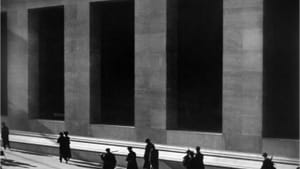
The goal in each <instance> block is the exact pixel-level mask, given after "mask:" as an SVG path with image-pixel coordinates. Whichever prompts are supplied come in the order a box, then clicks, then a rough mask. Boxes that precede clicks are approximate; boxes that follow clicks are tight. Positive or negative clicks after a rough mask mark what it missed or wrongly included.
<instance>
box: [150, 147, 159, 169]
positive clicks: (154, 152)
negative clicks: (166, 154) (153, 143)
mask: <svg viewBox="0 0 300 169" xmlns="http://www.w3.org/2000/svg"><path fill="white" fill-rule="evenodd" d="M158 156H159V155H158V150H157V149H155V147H154V148H153V150H152V151H151V157H150V162H151V167H152V168H151V169H158V167H159V161H158Z"/></svg>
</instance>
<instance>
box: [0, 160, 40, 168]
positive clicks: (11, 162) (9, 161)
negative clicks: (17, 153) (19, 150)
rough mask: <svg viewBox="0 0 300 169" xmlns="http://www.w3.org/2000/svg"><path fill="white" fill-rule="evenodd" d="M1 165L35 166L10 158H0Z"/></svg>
mask: <svg viewBox="0 0 300 169" xmlns="http://www.w3.org/2000/svg"><path fill="white" fill-rule="evenodd" d="M1 166H10V167H21V168H29V167H36V166H33V165H31V164H27V163H22V162H18V161H14V160H11V159H1Z"/></svg>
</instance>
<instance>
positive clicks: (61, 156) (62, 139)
mask: <svg viewBox="0 0 300 169" xmlns="http://www.w3.org/2000/svg"><path fill="white" fill-rule="evenodd" d="M57 143H58V144H59V161H60V162H62V159H64V160H65V161H66V163H67V162H68V158H67V155H66V139H65V137H64V133H63V132H60V133H59V137H58V139H57Z"/></svg>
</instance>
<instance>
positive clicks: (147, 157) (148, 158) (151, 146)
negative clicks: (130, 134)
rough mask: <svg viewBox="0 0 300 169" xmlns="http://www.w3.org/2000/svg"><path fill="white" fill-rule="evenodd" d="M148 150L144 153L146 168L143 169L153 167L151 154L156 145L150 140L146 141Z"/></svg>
mask: <svg viewBox="0 0 300 169" xmlns="http://www.w3.org/2000/svg"><path fill="white" fill-rule="evenodd" d="M145 142H146V148H145V153H144V166H143V169H150V167H151V152H152V150H154V149H155V147H154V144H152V143H151V141H150V139H149V138H147V139H146V140H145Z"/></svg>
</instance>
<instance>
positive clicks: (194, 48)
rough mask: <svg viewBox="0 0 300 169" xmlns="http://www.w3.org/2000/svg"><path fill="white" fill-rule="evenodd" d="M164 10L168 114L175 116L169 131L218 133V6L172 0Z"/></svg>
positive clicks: (218, 2)
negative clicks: (166, 9) (166, 11)
mask: <svg viewBox="0 0 300 169" xmlns="http://www.w3.org/2000/svg"><path fill="white" fill-rule="evenodd" d="M168 8H169V9H168V22H170V23H168V46H167V50H168V59H167V64H168V84H167V85H168V112H169V111H172V112H170V116H174V114H176V115H175V116H176V118H174V120H175V121H176V122H175V123H174V122H173V124H171V123H172V122H170V124H171V125H169V127H170V128H175V129H182V130H197V131H209V132H221V130H222V72H223V70H222V59H223V58H222V53H223V51H222V48H223V40H222V36H223V26H222V25H223V2H222V0H215V1H211V0H201V1H194V0H178V1H177V2H172V3H171V2H170V3H168ZM170 12H172V13H170ZM171 113H172V114H171ZM168 114H169V113H168Z"/></svg>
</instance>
